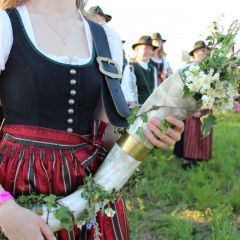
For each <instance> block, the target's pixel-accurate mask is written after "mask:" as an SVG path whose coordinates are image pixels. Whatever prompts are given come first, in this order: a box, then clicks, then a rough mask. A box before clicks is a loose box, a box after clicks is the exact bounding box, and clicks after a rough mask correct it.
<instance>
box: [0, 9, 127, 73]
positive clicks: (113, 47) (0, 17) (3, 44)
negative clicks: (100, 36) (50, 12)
mask: <svg viewBox="0 0 240 240" xmlns="http://www.w3.org/2000/svg"><path fill="white" fill-rule="evenodd" d="M17 10H18V12H19V14H20V17H21V19H22V22H23V25H24V28H25V30H26V32H27V34H28V37H29V39H30V40H31V42H32V43H33V45H34V46H35V47H36V48H37V49H38V51H40V52H41V53H42V54H43V55H45V56H46V57H48V58H50V59H52V60H54V61H56V62H60V63H65V64H72V65H79V66H80V65H84V64H86V63H88V62H90V61H91V57H92V51H93V39H92V35H91V31H90V27H89V24H88V22H87V21H86V19H85V18H84V17H83V15H82V13H81V11H79V14H80V15H81V17H82V19H83V22H84V26H85V31H86V35H87V40H88V47H89V52H90V57H88V58H79V57H77V56H75V57H74V58H73V59H72V61H71V63H70V59H69V57H68V56H52V55H48V54H46V53H44V52H43V51H41V49H39V48H38V46H37V43H36V39H35V36H34V32H33V28H32V24H31V19H30V16H29V13H28V10H27V7H26V6H25V5H23V6H19V7H17ZM103 28H104V30H105V32H106V35H107V39H108V43H109V47H110V52H111V55H112V59H113V60H114V61H116V62H117V63H118V65H119V67H120V69H122V66H123V51H122V42H121V39H120V37H119V35H118V34H117V33H116V31H115V30H114V29H113V28H111V27H109V26H107V25H105V26H103ZM12 44H13V33H12V25H11V21H10V19H9V16H8V14H7V13H6V12H5V11H3V10H1V9H0V73H1V71H3V70H4V69H5V64H6V62H7V59H8V56H9V54H10V51H11V48H12Z"/></svg>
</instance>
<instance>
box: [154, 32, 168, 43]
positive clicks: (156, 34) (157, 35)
mask: <svg viewBox="0 0 240 240" xmlns="http://www.w3.org/2000/svg"><path fill="white" fill-rule="evenodd" d="M152 40H162V41H163V42H166V41H167V40H166V39H162V35H161V34H160V33H158V32H156V33H154V34H153V35H152Z"/></svg>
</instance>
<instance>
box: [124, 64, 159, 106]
mask: <svg viewBox="0 0 240 240" xmlns="http://www.w3.org/2000/svg"><path fill="white" fill-rule="evenodd" d="M136 60H137V62H138V63H139V65H140V66H141V67H142V68H144V69H145V70H147V69H148V62H143V61H141V60H139V59H136ZM130 68H131V67H130V65H129V64H128V65H126V67H125V68H124V72H123V79H122V83H121V87H122V90H123V94H124V96H125V99H126V101H127V102H134V97H133V85H135V84H136V82H134V83H133V82H132V80H133V79H134V77H135V79H136V76H135V74H134V72H131V69H130ZM131 74H133V75H134V77H131ZM156 88H157V70H156V68H155V67H154V88H153V91H155V89H156Z"/></svg>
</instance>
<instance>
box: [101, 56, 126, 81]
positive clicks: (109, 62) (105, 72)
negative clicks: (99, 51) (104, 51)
mask: <svg viewBox="0 0 240 240" xmlns="http://www.w3.org/2000/svg"><path fill="white" fill-rule="evenodd" d="M97 62H98V64H99V70H100V72H101V73H102V74H104V75H106V76H108V77H111V78H114V79H122V77H123V75H122V73H121V71H120V68H119V66H118V64H117V63H116V62H115V61H113V60H112V59H110V58H107V57H97ZM102 62H107V63H108V64H113V65H114V66H115V68H116V69H117V73H111V72H107V71H106V70H105V69H104V68H103V64H102Z"/></svg>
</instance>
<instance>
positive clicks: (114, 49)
mask: <svg viewBox="0 0 240 240" xmlns="http://www.w3.org/2000/svg"><path fill="white" fill-rule="evenodd" d="M103 29H104V31H105V32H106V35H107V39H108V44H109V48H110V52H111V55H112V59H113V60H114V61H115V62H117V64H118V66H119V67H120V71H121V72H122V68H123V48H122V41H121V38H120V36H119V35H118V33H117V32H116V31H115V30H114V29H113V28H112V27H110V26H108V25H103Z"/></svg>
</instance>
